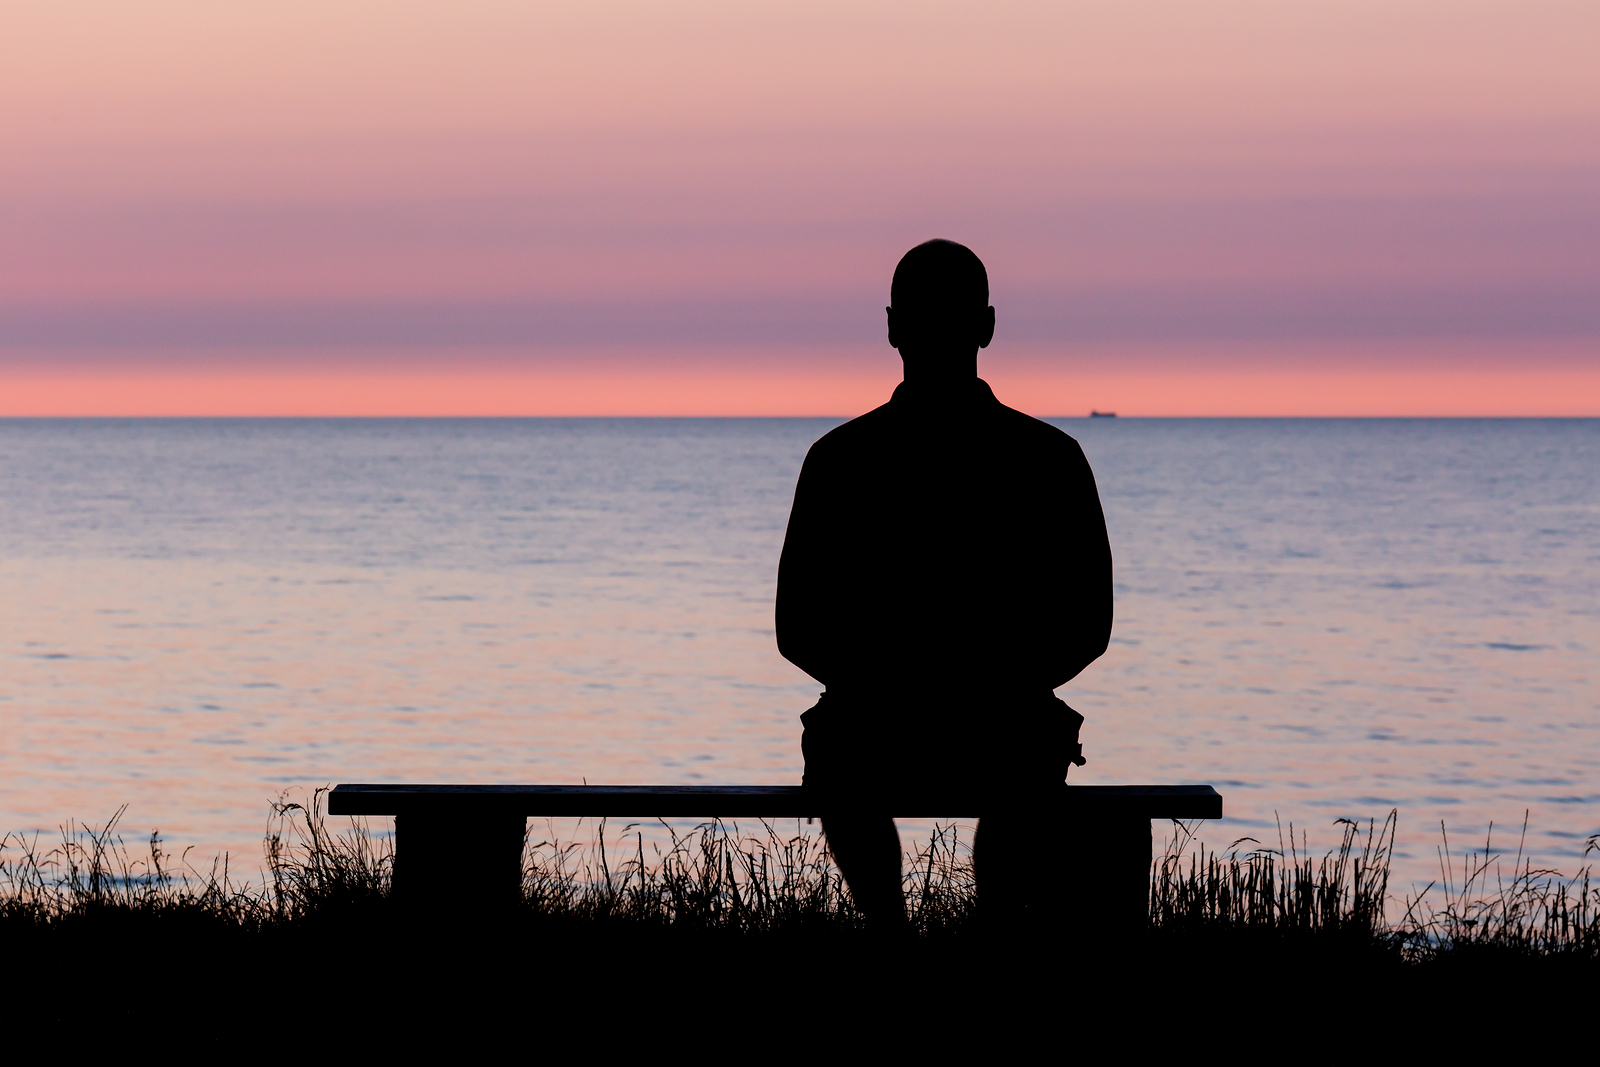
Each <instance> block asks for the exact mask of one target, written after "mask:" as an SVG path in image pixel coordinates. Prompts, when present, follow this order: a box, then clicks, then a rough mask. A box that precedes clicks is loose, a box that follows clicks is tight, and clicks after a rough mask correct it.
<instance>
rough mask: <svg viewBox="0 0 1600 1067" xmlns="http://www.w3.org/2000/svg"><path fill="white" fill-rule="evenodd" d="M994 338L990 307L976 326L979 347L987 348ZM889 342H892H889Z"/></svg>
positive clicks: (992, 316)
mask: <svg viewBox="0 0 1600 1067" xmlns="http://www.w3.org/2000/svg"><path fill="white" fill-rule="evenodd" d="M993 340H994V308H993V307H990V308H989V309H988V310H986V311H985V312H984V313H983V325H981V326H979V327H978V336H977V342H978V347H979V348H988V347H989V342H990V341H993ZM890 343H891V344H892V343H893V342H890Z"/></svg>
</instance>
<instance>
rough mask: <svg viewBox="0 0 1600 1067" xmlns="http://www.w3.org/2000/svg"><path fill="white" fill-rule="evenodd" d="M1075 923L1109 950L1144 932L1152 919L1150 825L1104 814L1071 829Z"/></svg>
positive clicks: (1071, 894) (1083, 935)
mask: <svg viewBox="0 0 1600 1067" xmlns="http://www.w3.org/2000/svg"><path fill="white" fill-rule="evenodd" d="M1067 836H1068V842H1069V846H1068V847H1069V849H1070V854H1071V867H1070V871H1069V874H1068V875H1067V878H1068V887H1069V892H1068V899H1069V904H1068V908H1069V913H1070V915H1071V920H1070V922H1071V924H1072V926H1073V927H1075V928H1076V931H1077V936H1078V937H1079V938H1084V939H1098V938H1100V937H1103V938H1104V939H1105V940H1106V941H1107V942H1108V947H1111V946H1113V945H1114V943H1115V942H1116V941H1117V940H1118V939H1119V938H1122V937H1126V936H1128V935H1136V934H1138V933H1139V932H1140V931H1142V930H1143V929H1144V928H1145V925H1146V923H1147V922H1148V921H1149V915H1150V861H1151V833H1150V820H1149V819H1141V818H1128V817H1125V816H1124V817H1120V818H1119V817H1115V816H1105V815H1099V816H1095V817H1092V818H1084V819H1081V820H1074V822H1073V824H1072V825H1070V826H1069V828H1068V835H1067Z"/></svg>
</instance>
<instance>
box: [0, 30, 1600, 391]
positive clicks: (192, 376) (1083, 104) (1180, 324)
mask: <svg viewBox="0 0 1600 1067" xmlns="http://www.w3.org/2000/svg"><path fill="white" fill-rule="evenodd" d="M861 7H862V6H861V5H849V4H817V3H810V4H806V5H788V6H786V5H759V6H754V7H752V6H750V5H739V4H732V3H728V4H709V3H696V4H684V3H679V4H667V3H657V4H602V3H591V4H583V5H569V6H566V7H559V6H557V5H523V4H511V3H503V4H502V3H476V4H469V5H456V6H454V7H449V6H441V5H437V4H420V3H381V4H380V3H339V2H330V3H320V4H313V3H303V4H296V3H286V4H276V5H271V6H268V5H260V6H252V7H250V8H248V9H243V10H240V9H236V8H235V7H233V6H226V5H225V6H218V5H207V4H198V3H193V4H189V3H183V4H180V3H168V4H159V3H156V4H142V5H138V6H137V9H134V8H130V7H128V6H127V5H121V4H113V3H98V2H90V3H77V4H70V5H32V6H30V7H29V8H26V9H20V10H19V9H17V8H15V7H14V8H12V9H10V10H8V11H7V12H6V13H5V14H4V15H3V16H0V233H3V234H4V235H5V239H4V241H0V414H15V415H32V414H839V415H844V414H852V413H854V412H857V411H860V410H863V409H864V408H866V407H870V406H872V405H873V404H875V403H877V402H880V401H881V399H882V398H883V397H884V396H885V395H886V394H887V391H888V388H889V387H891V386H892V384H893V382H894V381H895V379H896V377H897V369H896V364H895V356H894V353H893V352H892V351H891V350H889V349H888V348H887V347H885V346H884V345H883V343H882V340H881V337H882V326H881V321H880V319H881V308H882V305H883V303H885V301H886V297H887V288H888V278H889V273H890V271H891V270H892V269H893V266H894V262H895V260H896V259H897V258H898V256H899V254H900V253H901V252H903V251H904V250H905V249H906V248H907V247H909V246H910V245H911V244H914V243H916V242H917V241H920V240H923V239H925V238H927V237H930V236H935V235H938V236H946V237H951V238H954V239H957V240H962V241H964V242H966V243H968V244H970V245H971V246H972V247H973V248H974V249H975V250H977V251H978V253H979V254H980V255H981V256H983V257H984V259H985V261H986V262H987V263H988V264H989V268H990V273H991V278H992V281H993V287H994V302H995V304H996V306H997V308H998V310H999V317H1000V329H999V331H998V334H997V340H996V343H995V346H994V348H993V349H992V350H991V352H990V353H987V354H986V355H985V357H984V364H983V367H984V369H983V373H985V374H986V375H987V376H988V377H989V378H990V380H991V381H992V382H993V383H994V384H995V385H996V387H997V389H998V390H999V391H1000V392H1001V395H1002V396H1003V397H1004V398H1005V399H1008V400H1009V401H1010V402H1012V403H1014V404H1016V405H1018V406H1021V407H1023V408H1024V409H1025V410H1030V411H1034V412H1036V413H1039V414H1047V415H1049V414H1081V413H1084V412H1086V411H1087V410H1088V409H1090V408H1091V407H1095V408H1101V409H1105V408H1114V409H1116V410H1118V411H1120V412H1122V413H1126V414H1151V415H1158V414H1159V415H1178V414H1284V415H1296V414H1354V415H1361V414H1374V415H1376V414H1417V415H1433V414H1463V415H1490V414H1505V415H1534V414H1551V415H1556V414H1565V415H1600V91H1597V90H1600V79H1597V77H1596V76H1595V74H1594V73H1593V67H1594V63H1593V42H1594V41H1596V40H1600V8H1596V7H1595V6H1594V5H1593V4H1592V3H1587V2H1570V3H1538V2H1533V3H1515V4H1513V3H1509V2H1507V3H1493V4H1489V3H1472V2H1461V0H1453V2H1449V3H1418V2H1413V0H1387V2H1329V3H1319V2H1307V3H1297V4H1293V5H1285V4H1281V3H1269V2H1261V3H1240V2H1237V0H1232V2H1219V3H1216V4H1210V5H1194V4H1189V3H1182V2H1150V3H1139V2H1121V3H1110V2H1106V3H1078V4H1060V3H1050V4H1044V3H1041V4H999V5H986V6H983V7H981V8H980V7H975V6H972V5H964V4H928V3H918V4H902V5H895V4H880V5H871V6H870V9H868V10H866V11H863V10H861V9H860V8H861Z"/></svg>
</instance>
